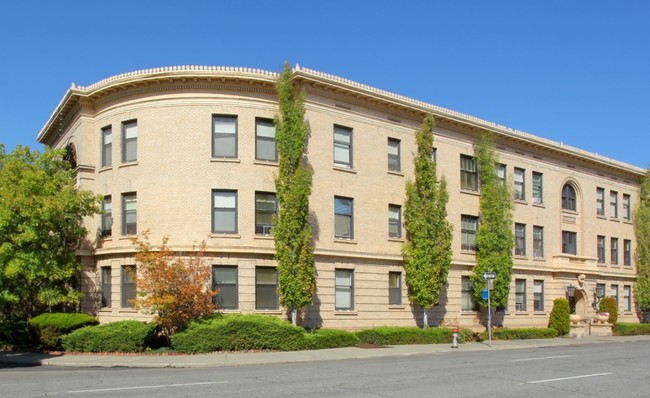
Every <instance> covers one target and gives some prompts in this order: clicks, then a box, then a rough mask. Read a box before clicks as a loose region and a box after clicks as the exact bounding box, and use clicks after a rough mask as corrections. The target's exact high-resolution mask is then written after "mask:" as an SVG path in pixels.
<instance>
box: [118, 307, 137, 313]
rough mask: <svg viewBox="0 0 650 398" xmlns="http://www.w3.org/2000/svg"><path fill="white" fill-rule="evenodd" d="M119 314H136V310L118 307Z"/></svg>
mask: <svg viewBox="0 0 650 398" xmlns="http://www.w3.org/2000/svg"><path fill="white" fill-rule="evenodd" d="M119 312H120V314H137V313H138V311H136V310H134V309H133V308H120V309H119Z"/></svg>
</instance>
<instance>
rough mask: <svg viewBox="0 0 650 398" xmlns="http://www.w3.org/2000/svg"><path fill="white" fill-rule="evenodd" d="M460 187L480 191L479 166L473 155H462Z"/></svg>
mask: <svg viewBox="0 0 650 398" xmlns="http://www.w3.org/2000/svg"><path fill="white" fill-rule="evenodd" d="M460 188H461V189H466V190H469V191H478V168H477V165H476V159H475V158H473V157H471V156H466V155H460Z"/></svg>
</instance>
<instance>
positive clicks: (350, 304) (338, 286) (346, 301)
mask: <svg viewBox="0 0 650 398" xmlns="http://www.w3.org/2000/svg"><path fill="white" fill-rule="evenodd" d="M334 273H335V279H336V281H335V304H334V305H335V309H337V310H352V309H354V272H353V271H352V270H349V269H337V270H335V272H334Z"/></svg>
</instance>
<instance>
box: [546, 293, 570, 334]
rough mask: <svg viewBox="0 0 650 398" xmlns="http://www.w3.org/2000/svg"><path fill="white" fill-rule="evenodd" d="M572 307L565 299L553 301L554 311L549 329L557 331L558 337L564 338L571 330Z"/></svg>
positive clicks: (550, 318) (549, 320)
mask: <svg viewBox="0 0 650 398" xmlns="http://www.w3.org/2000/svg"><path fill="white" fill-rule="evenodd" d="M570 308H571V307H570V306H569V300H567V299H565V298H562V297H560V298H556V299H555V300H553V310H551V316H550V317H549V319H548V327H549V328H551V329H555V330H557V333H558V335H560V336H564V335H565V334H568V333H569V331H570V330H571V318H570V313H571V309H570Z"/></svg>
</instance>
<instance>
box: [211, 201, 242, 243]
mask: <svg viewBox="0 0 650 398" xmlns="http://www.w3.org/2000/svg"><path fill="white" fill-rule="evenodd" d="M212 232H216V233H230V234H234V233H237V191H218V190H214V191H212Z"/></svg>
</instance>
